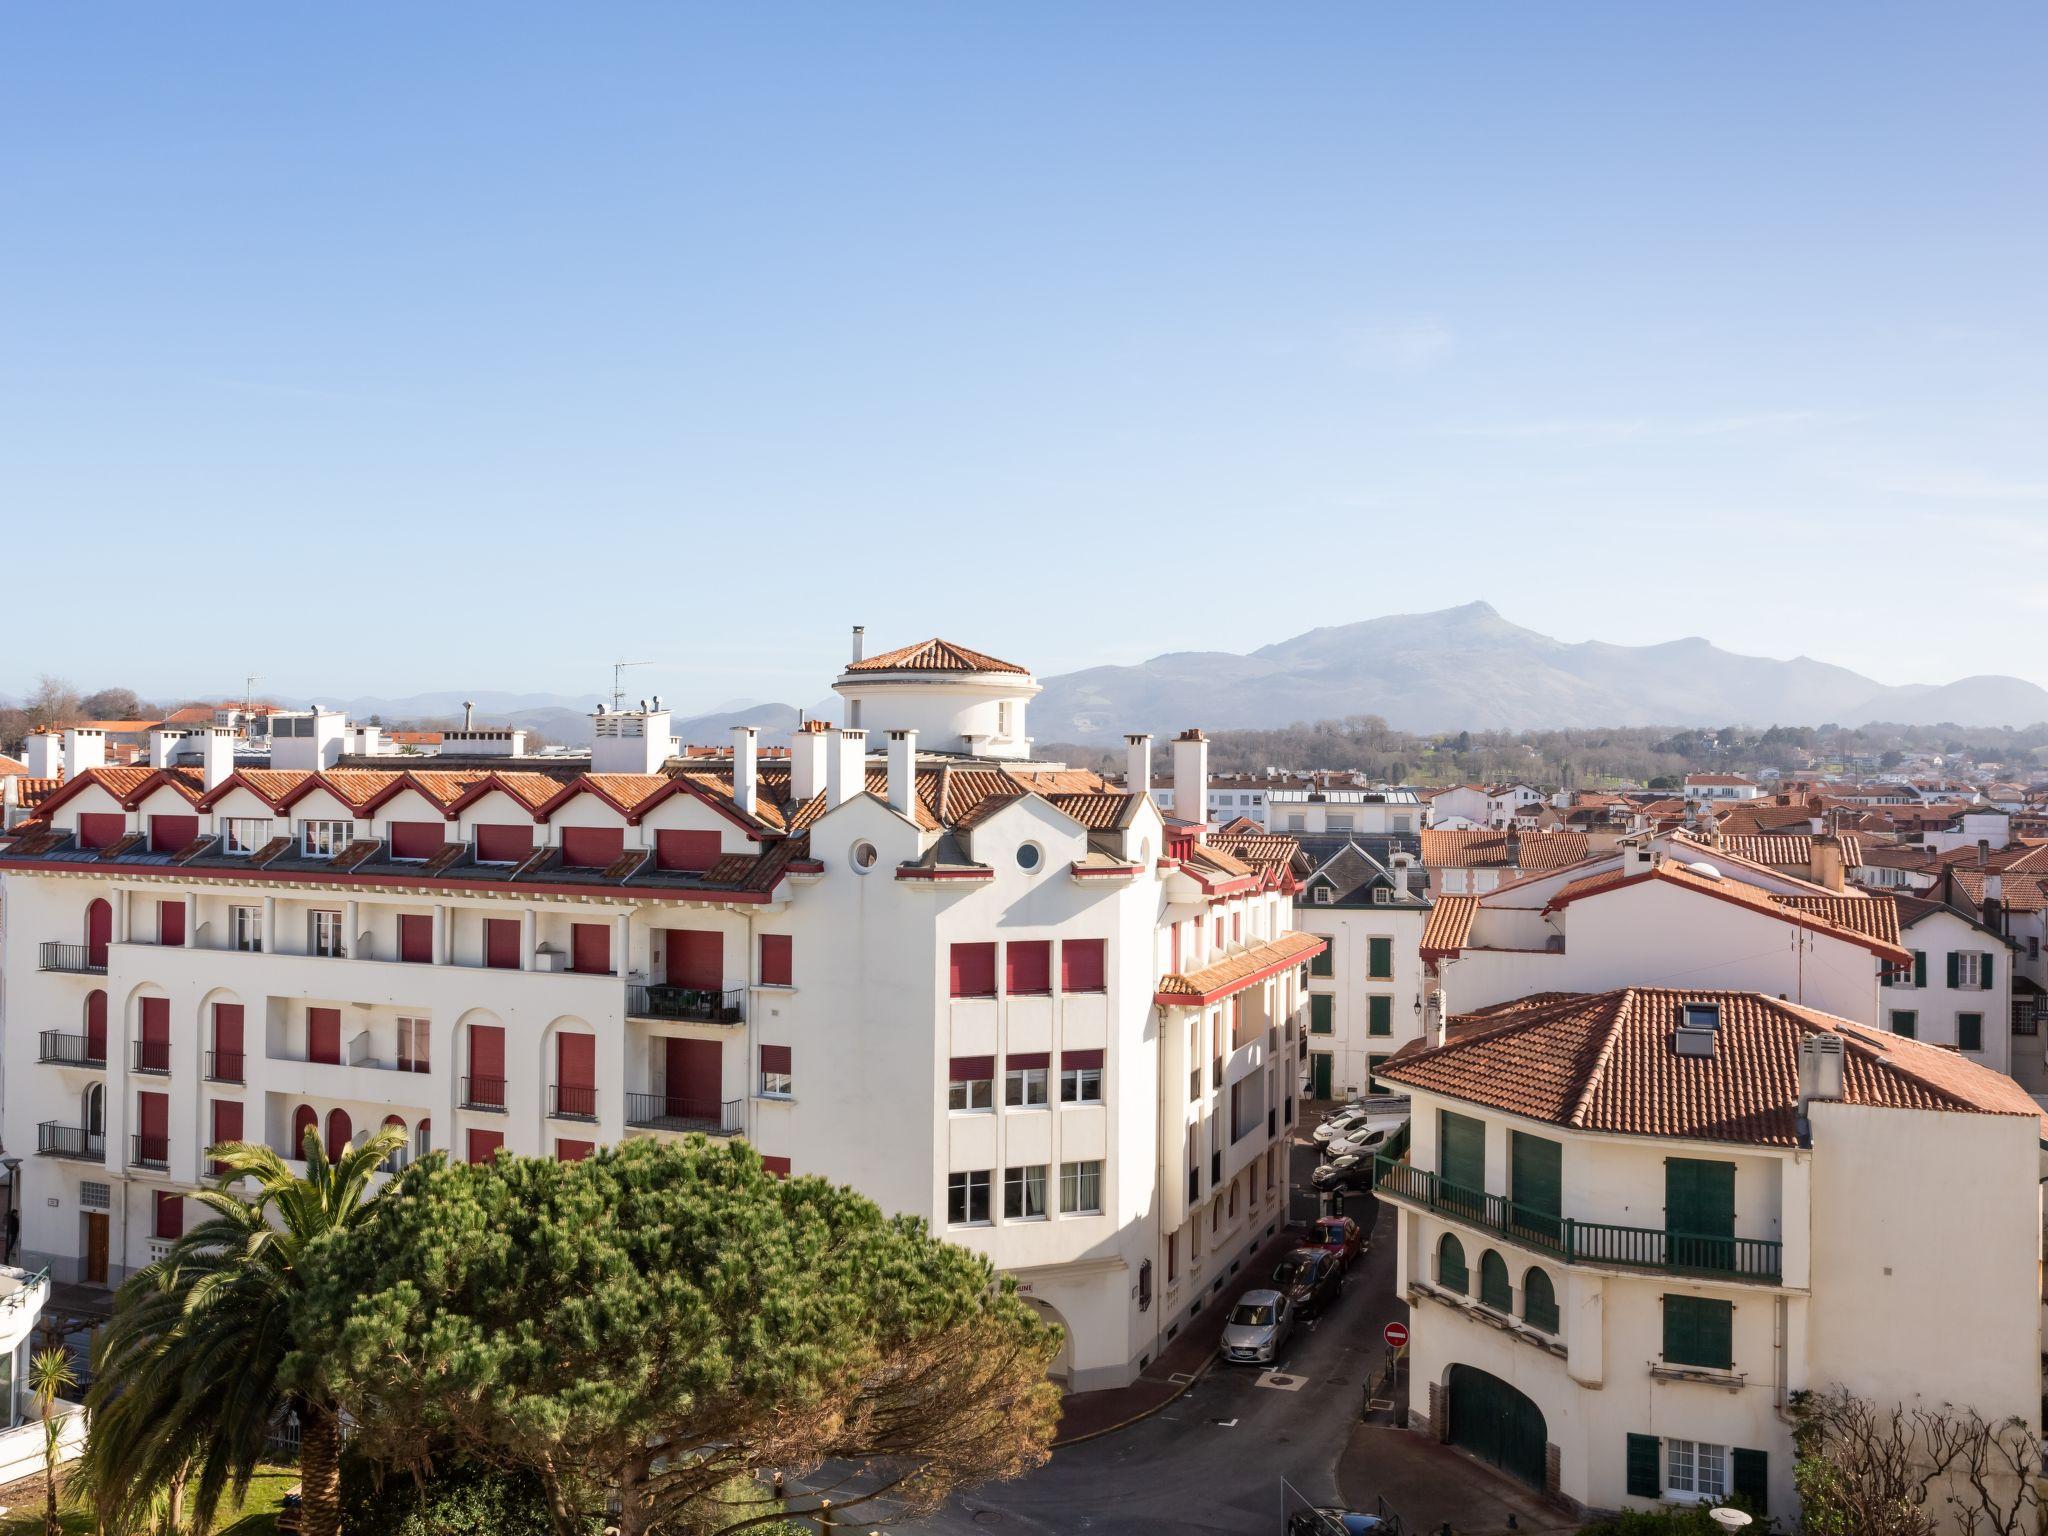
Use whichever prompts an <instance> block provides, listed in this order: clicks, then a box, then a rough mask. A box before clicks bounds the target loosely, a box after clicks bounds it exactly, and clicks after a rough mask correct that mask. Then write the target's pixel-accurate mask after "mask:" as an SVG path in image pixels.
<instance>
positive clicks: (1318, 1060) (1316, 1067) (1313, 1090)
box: [1308, 1051, 1335, 1099]
mask: <svg viewBox="0 0 2048 1536" xmlns="http://www.w3.org/2000/svg"><path fill="white" fill-rule="evenodd" d="M1334 1059H1335V1058H1334V1057H1332V1056H1331V1055H1330V1053H1329V1052H1328V1051H1315V1052H1313V1053H1311V1054H1310V1056H1309V1058H1308V1096H1309V1097H1310V1098H1312V1099H1327V1098H1328V1097H1329V1096H1330V1063H1331V1061H1333V1060H1334Z"/></svg>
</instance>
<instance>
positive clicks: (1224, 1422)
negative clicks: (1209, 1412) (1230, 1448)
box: [1209, 1419, 1237, 1429]
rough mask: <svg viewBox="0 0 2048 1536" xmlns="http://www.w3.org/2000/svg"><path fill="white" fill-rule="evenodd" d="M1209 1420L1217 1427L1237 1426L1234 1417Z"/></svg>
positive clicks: (1229, 1427) (1232, 1427)
mask: <svg viewBox="0 0 2048 1536" xmlns="http://www.w3.org/2000/svg"><path fill="white" fill-rule="evenodd" d="M1209 1422H1210V1423H1211V1424H1214V1425H1215V1426H1216V1427H1217V1428H1218V1429H1235V1428H1237V1420H1235V1419H1211V1420H1210V1421H1209Z"/></svg>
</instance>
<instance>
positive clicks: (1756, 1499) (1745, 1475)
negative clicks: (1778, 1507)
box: [1729, 1446, 1771, 1520]
mask: <svg viewBox="0 0 2048 1536" xmlns="http://www.w3.org/2000/svg"><path fill="white" fill-rule="evenodd" d="M1729 1461H1730V1462H1732V1463H1733V1465H1732V1466H1730V1468H1729V1471H1730V1472H1731V1473H1732V1474H1733V1479H1732V1482H1733V1487H1734V1490H1735V1497H1737V1498H1738V1499H1740V1500H1742V1502H1743V1503H1745V1504H1747V1505H1748V1506H1749V1512H1750V1513H1751V1514H1752V1515H1755V1516H1756V1517H1757V1519H1759V1520H1761V1519H1763V1518H1764V1517H1765V1516H1766V1515H1768V1514H1769V1513H1770V1510H1769V1508H1768V1507H1767V1506H1768V1505H1769V1504H1770V1501H1771V1457H1770V1453H1769V1452H1768V1451H1745V1450H1743V1449H1742V1448H1741V1447H1740V1446H1738V1447H1737V1448H1736V1449H1735V1452H1734V1454H1733V1455H1731V1456H1730V1457H1729Z"/></svg>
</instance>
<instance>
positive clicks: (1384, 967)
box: [1365, 939, 1394, 981]
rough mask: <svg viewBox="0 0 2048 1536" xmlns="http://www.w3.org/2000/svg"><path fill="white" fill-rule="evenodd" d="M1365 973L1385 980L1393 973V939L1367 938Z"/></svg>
mask: <svg viewBox="0 0 2048 1536" xmlns="http://www.w3.org/2000/svg"><path fill="white" fill-rule="evenodd" d="M1365 947H1366V973H1367V974H1368V975H1370V976H1372V977H1374V978H1375V979H1376V980H1379V981H1386V980H1388V979H1389V978H1391V977H1392V976H1393V974H1394V941H1393V940H1392V939H1367V940H1366V941H1365Z"/></svg>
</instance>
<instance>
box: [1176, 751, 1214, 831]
mask: <svg viewBox="0 0 2048 1536" xmlns="http://www.w3.org/2000/svg"><path fill="white" fill-rule="evenodd" d="M1173 814H1174V817H1175V818H1176V819H1177V820H1180V821H1188V822H1193V823H1194V824H1195V825H1196V826H1197V827H1199V828H1201V829H1202V830H1201V831H1199V832H1197V833H1196V834H1195V835H1196V837H1197V838H1198V839H1199V840H1201V841H1204V842H1206V841H1207V840H1208V828H1209V742H1208V739H1207V738H1206V737H1204V736H1203V735H1202V733H1201V731H1200V730H1198V729H1189V730H1185V731H1182V732H1181V733H1180V735H1178V736H1176V737H1175V738H1174V742H1173Z"/></svg>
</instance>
